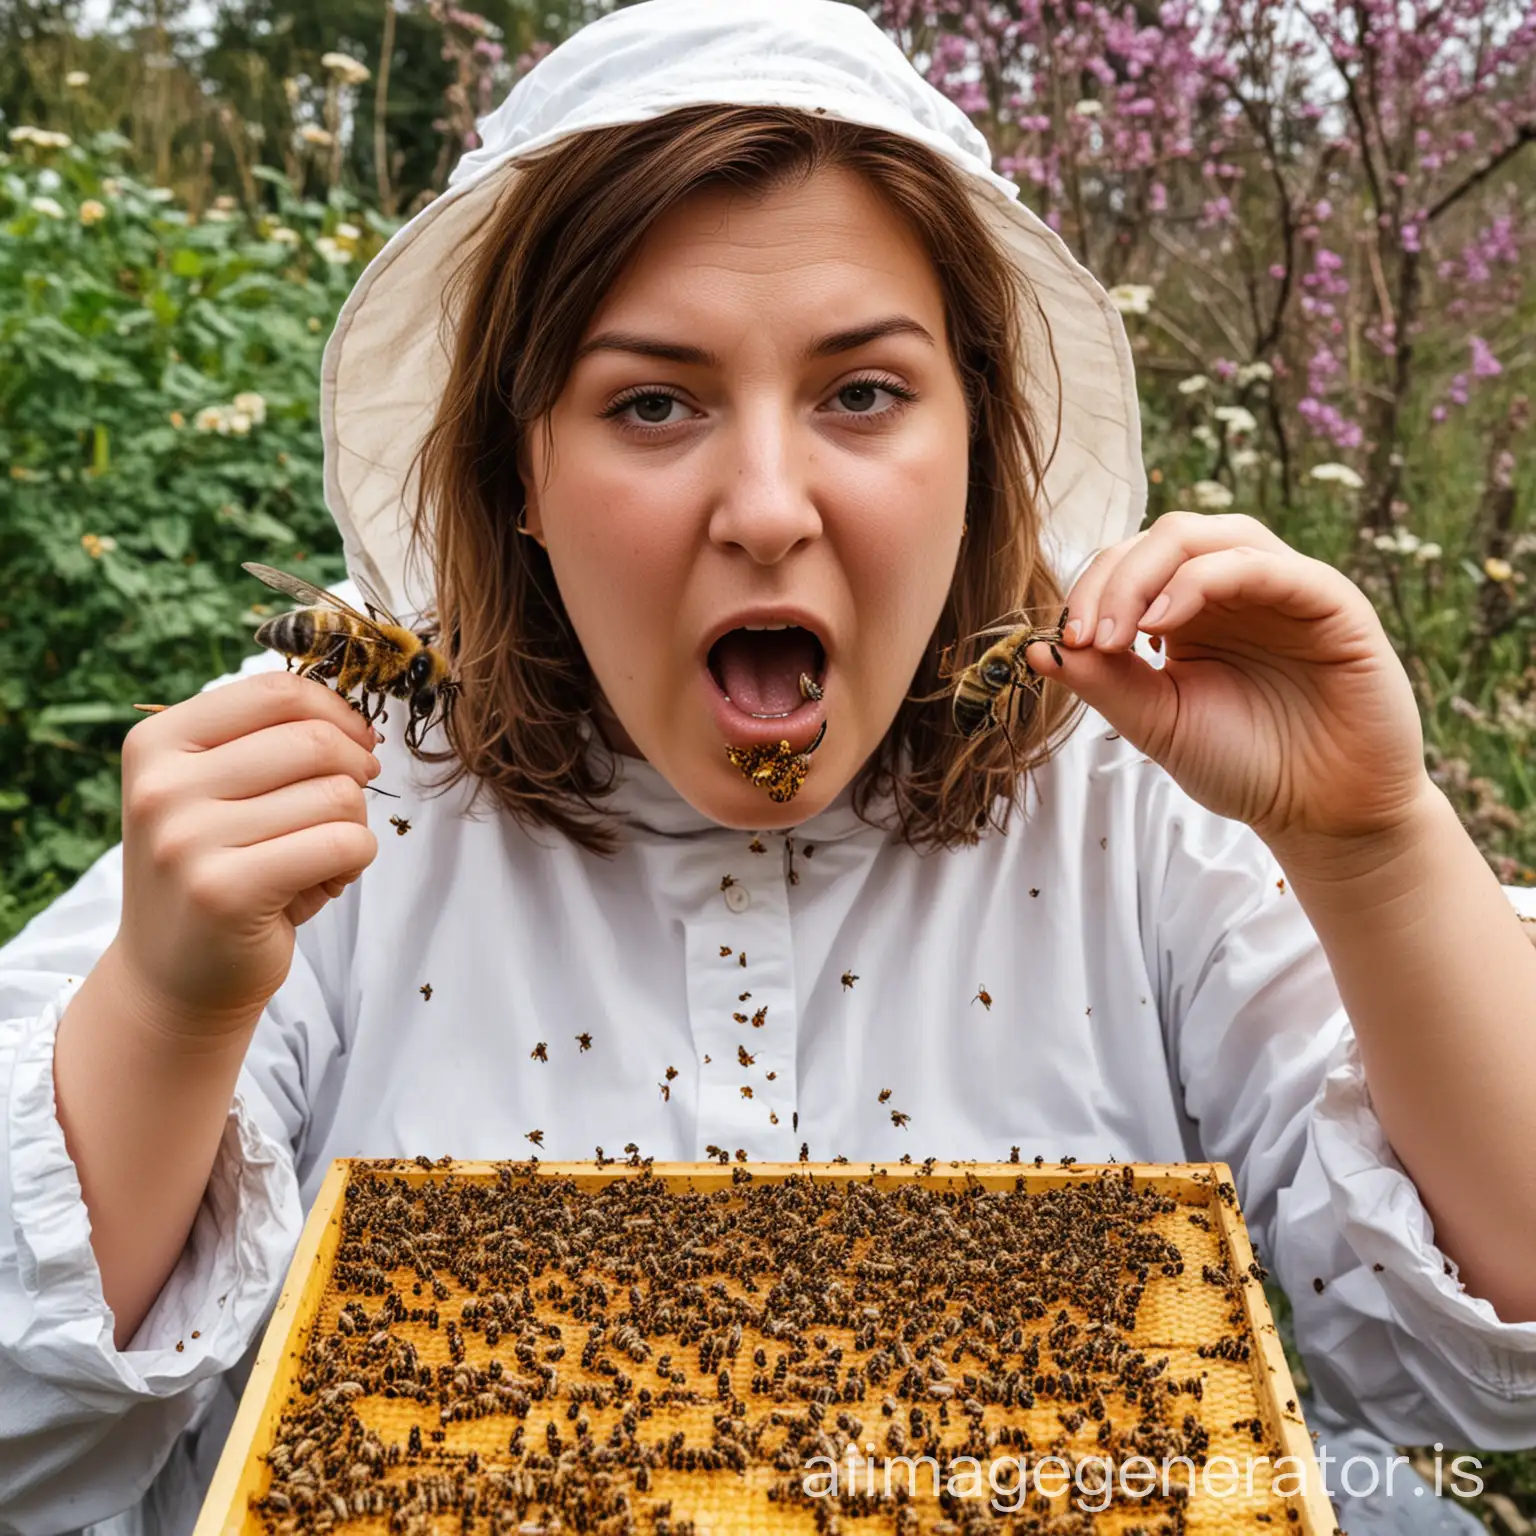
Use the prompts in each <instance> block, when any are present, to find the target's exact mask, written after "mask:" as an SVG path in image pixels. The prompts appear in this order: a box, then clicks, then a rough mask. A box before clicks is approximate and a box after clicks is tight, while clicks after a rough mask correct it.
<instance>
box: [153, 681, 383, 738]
mask: <svg viewBox="0 0 1536 1536" xmlns="http://www.w3.org/2000/svg"><path fill="white" fill-rule="evenodd" d="M293 720H327V721H329V722H330V723H331V724H332V725H335V726H337V727H338V728H339V729H341V730H342V731H344V732H345V733H346V734H347V735H348V736H350V737H351V738H352V739H353V740H354V741H356V742H358V743H360V744H361V745H362V746H364V747H369V748H371V747H372V746H373V744H374V740H375V732H374V730H373V727H372V726H370V725H368V724H367V723H366V722H365V721H364V719H363V717H362V716H361V715H360V714H359V713H358V712H357V711H356V710H355V709H353V708H352V706H351V705H350V704H349V703H347V701H346V700H345V699H343V698H341V697H340V696H339V695H338V694H336V693H335V692H333V691H332V690H331V689H330V688H327V687H326V686H325V684H324V683H321V682H317V681H316V680H315V679H314V678H309V677H299V676H297V675H296V674H295V673H292V672H260V673H257V674H256V675H254V676H252V677H242V678H238V679H237V680H236V681H235V682H232V683H227V684H225V685H224V686H222V687H219V688H211V689H209V690H208V692H207V693H199V694H194V695H193V697H192V698H190V699H184V700H183V701H182V702H181V703H180V704H173V705H171V707H170V708H169V709H166V710H162V711H161V712H160V713H159V714H155V715H151V716H150V717H149V719H147V720H141V721H140V722H139V723H138V724H137V725H136V726H134V728H133V730H132V731H130V732H129V733H128V734H129V735H130V736H137V735H139V734H140V733H141V732H142V733H144V736H143V739H144V740H146V741H148V740H153V741H155V742H157V743H165V744H168V745H170V746H173V747H178V748H180V749H181V750H182V751H186V752H202V751H207V750H208V749H210V748H212V747H217V746H221V745H222V744H223V743H225V742H228V741H233V740H235V738H236V737H239V736H248V735H250V734H251V733H252V732H253V731H259V730H262V729H264V728H265V727H267V726H272V725H281V724H283V723H284V722H287V721H293Z"/></svg>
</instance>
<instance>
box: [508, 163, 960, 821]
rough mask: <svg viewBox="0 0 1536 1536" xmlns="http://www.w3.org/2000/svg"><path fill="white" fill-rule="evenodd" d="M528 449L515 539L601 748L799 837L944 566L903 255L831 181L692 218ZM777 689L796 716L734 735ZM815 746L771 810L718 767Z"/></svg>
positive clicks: (680, 220) (920, 324)
mask: <svg viewBox="0 0 1536 1536" xmlns="http://www.w3.org/2000/svg"><path fill="white" fill-rule="evenodd" d="M892 322H896V323H895V324H892ZM877 325H879V326H882V327H887V333H886V334H882V335H877V336H874V337H873V338H872V339H861V338H860V337H858V336H857V335H856V334H854V333H856V332H859V331H860V330H864V329H866V328H871V327H875V326H877ZM907 396H910V397H911V398H910V399H908V398H905V397H907ZM550 426H551V428H552V433H553V448H552V451H549V450H548V449H547V446H546V443H545V435H544V431H543V424H542V423H535V424H534V427H533V429H532V430H531V431H530V433H529V435H528V438H527V440H526V442H525V445H524V457H523V458H522V460H521V463H522V466H523V468H522V478H523V483H524V487H525V490H526V493H527V502H528V510H527V515H526V526H527V527H528V529H529V531H530V532H531V533H533V534H534V536H535V537H536V538H537V539H538V540H539V542H540V543H541V544H542V545H543V546H544V548H545V549H546V550H547V551H548V553H549V558H550V563H551V565H552V567H553V570H554V575H555V580H556V581H557V582H558V584H559V588H560V594H561V597H562V598H563V600H564V602H565V606H566V609H567V611H568V612H569V614H570V617H571V622H572V623H573V625H574V626H575V629H576V634H577V637H578V639H579V640H580V641H581V644H582V647H583V649H584V651H585V653H586V656H587V659H588V661H589V662H590V664H591V667H592V670H593V673H594V675H595V676H596V678H597V682H598V684H599V686H600V688H601V691H602V694H603V696H604V697H603V699H602V700H600V701H599V706H598V709H597V719H598V722H599V724H600V726H601V727H602V729H603V731H604V734H605V736H606V738H607V740H608V741H609V743H610V745H612V746H613V747H614V748H615V749H616V750H619V751H622V752H625V753H628V754H630V755H632V756H637V757H644V758H645V759H646V760H647V761H649V762H650V763H651V764H652V765H654V766H655V767H656V769H657V770H658V771H659V772H660V773H662V774H663V775H664V776H665V777H666V779H667V780H668V781H669V782H670V783H671V784H672V785H673V787H674V788H676V790H677V791H678V793H679V794H681V795H682V796H683V797H684V798H685V799H686V800H687V801H688V802H689V803H690V804H691V805H693V806H694V807H695V809H697V810H698V811H700V812H702V813H703V814H704V815H706V816H708V817H710V818H711V819H712V820H714V821H716V822H718V823H719V824H721V825H722V826H729V827H736V828H742V829H747V828H765V829H767V828H775V827H781V826H782V827H788V826H795V825H797V824H798V823H800V822H802V821H804V820H806V819H807V818H808V817H810V816H812V815H814V814H816V812H818V811H820V810H821V809H823V808H824V807H825V806H826V805H827V804H828V803H829V802H830V801H831V800H832V799H833V798H834V797H835V796H836V795H837V794H838V793H839V792H840V791H841V790H842V789H843V788H844V786H845V785H847V784H848V783H849V781H850V780H851V779H852V778H853V777H854V775H855V774H856V773H857V772H858V770H859V768H860V767H861V766H862V765H863V763H864V762H865V760H866V759H867V758H868V757H869V756H870V754H871V753H872V752H873V751H874V750H875V749H876V748H877V747H878V746H879V744H880V741H881V739H882V738H883V737H884V735H885V733H886V731H887V729H888V728H889V726H890V724H891V722H892V720H893V719H894V718H895V715H896V711H897V708H898V707H899V706H900V704H901V702H902V699H903V697H904V695H905V694H906V692H907V690H908V688H909V687H910V685H911V682H912V678H913V675H914V673H915V672H916V669H917V667H918V664H919V662H920V661H921V659H922V655H923V651H924V648H925V646H926V645H927V643H928V640H929V637H930V636H931V634H932V632H933V629H934V626H935V624H936V623H937V621H938V617H939V614H940V611H941V610H942V608H943V605H944V600H945V597H946V595H947V594H948V591H949V587H950V580H951V577H952V575H953V573H954V570H955V562H956V558H957V555H958V551H959V546H960V535H961V530H962V523H963V520H964V516H965V504H966V491H967V482H966V476H967V462H968V450H969V444H968V429H967V419H966V408H965V399H964V395H963V393H962V390H961V386H960V378H959V374H958V372H957V371H956V367H955V363H954V360H953V358H952V357H951V356H950V352H949V347H948V343H947V340H946V333H945V325H944V306H943V299H942V295H941V292H940V288H939V283H938V279H937V277H936V275H935V273H934V271H933V268H932V266H931V265H930V263H929V261H928V258H927V256H926V255H925V254H924V252H923V250H922V248H921V246H920V245H919V244H918V242H917V241H916V240H915V239H914V238H913V236H912V235H911V234H910V233H909V231H908V230H907V228H906V227H905V225H904V224H903V223H902V222H900V220H899V219H898V218H897V216H896V215H895V214H894V213H892V212H891V211H890V210H889V209H888V207H887V206H886V205H885V203H884V202H883V201H882V200H881V198H880V196H879V195H878V194H877V193H876V192H875V191H874V190H873V189H872V188H871V187H870V186H869V185H868V184H867V183H866V182H864V181H863V180H862V178H860V177H858V176H856V175H854V174H853V173H851V172H847V171H842V170H829V171H822V172H818V173H817V174H816V175H815V176H814V177H813V178H811V179H810V180H808V181H803V182H800V183H798V184H796V185H794V186H791V187H787V188H784V189H781V190H778V191H775V192H772V193H770V194H767V195H758V196H749V195H746V194H743V193H741V192H739V191H732V190H720V191H718V192H710V193H708V194H700V195H698V196H696V197H695V198H693V199H692V200H690V201H688V202H686V203H684V204H681V205H679V206H678V207H677V208H675V209H674V210H672V211H671V212H670V213H669V214H668V215H666V216H665V217H664V218H662V219H661V220H660V221H658V223H657V224H655V225H654V226H653V227H652V229H651V230H650V232H649V233H648V235H647V236H646V238H645V241H644V243H643V244H642V245H641V247H640V248H639V250H638V252H637V253H636V256H635V258H634V260H633V261H632V263H631V264H630V266H629V267H628V269H627V270H626V272H625V273H624V275H623V276H622V277H621V279H620V280H619V281H618V282H617V283H616V284H615V285H614V287H613V289H612V290H611V291H610V293H609V295H608V296H607V298H606V300H605V301H604V303H603V304H602V306H601V307H600V308H599V310H598V312H597V314H596V315H595V316H594V317H593V319H592V323H591V325H590V326H589V327H588V329H587V332H586V335H585V336H584V338H583V349H582V350H581V351H580V353H579V355H578V359H577V362H576V365H575V367H574V369H573V371H572V373H571V376H570V378H569V379H568V381H567V383H566V386H565V389H564V391H563V392H562V394H561V396H560V398H559V400H558V401H557V402H556V405H555V407H554V410H553V411H552V413H551V421H550ZM776 613H777V614H779V615H781V616H780V617H779V618H778V619H777V620H775V617H774V616H775V614H776ZM791 617H792V618H793V621H794V622H795V623H796V624H797V625H799V626H800V627H802V628H807V629H811V630H813V631H814V633H815V635H816V636H817V638H818V640H819V645H818V644H817V643H816V642H814V641H812V640H811V639H810V638H809V637H808V636H805V635H800V634H796V633H795V632H793V631H787V632H780V633H778V634H777V635H775V634H773V633H760V634H756V635H751V636H749V635H746V634H740V633H738V634H734V635H732V636H730V637H729V638H728V639H726V640H723V641H722V642H721V643H720V645H719V646H712V642H713V641H714V640H715V638H716V637H717V636H719V635H720V634H721V633H722V631H724V630H729V629H733V628H738V627H741V626H744V625H746V624H748V623H752V624H763V623H771V622H784V621H785V620H786V619H789V618H791ZM823 663H824V666H823ZM802 670H809V671H810V672H811V677H812V681H815V680H816V678H817V677H818V676H820V678H821V686H822V689H823V695H824V696H823V699H822V701H821V702H820V704H819V705H817V704H812V705H808V706H806V707H805V708H804V709H802V710H801V711H800V713H799V714H797V715H795V716H794V717H792V718H791V719H790V720H789V721H788V722H786V723H784V724H782V725H781V724H780V723H779V722H778V721H776V720H773V719H771V718H762V719H752V720H747V719H744V718H743V716H744V714H750V715H754V716H762V717H770V716H773V715H782V714H783V713H784V712H785V710H786V709H794V708H796V707H798V706H800V705H801V704H802V699H803V695H802V693H801V691H800V690H799V689H798V688H797V687H796V686H795V679H796V678H797V677H798V674H799V672H800V671H802ZM728 680H731V681H729V682H728ZM727 687H729V693H727ZM727 697H729V698H730V699H732V700H734V703H727V702H726V699H727ZM738 709H740V710H741V711H742V712H743V713H741V714H738V713H737V711H738ZM822 719H824V720H825V724H826V733H825V736H824V737H823V739H822V742H821V745H820V746H819V748H818V749H817V751H816V753H815V755H814V756H813V758H812V759H811V763H812V766H811V769H810V772H809V775H808V776H807V778H806V780H805V783H804V785H803V787H802V788H801V789H800V792H799V793H798V795H796V796H795V798H794V799H792V800H790V801H789V802H787V803H785V804H777V803H775V802H774V801H772V800H770V799H769V798H768V796H767V794H766V792H765V791H764V790H762V789H759V788H757V787H756V786H754V785H753V784H751V783H749V782H747V780H746V779H745V778H744V777H743V776H742V774H741V772H740V770H738V769H737V768H736V767H735V766H734V765H733V764H732V763H731V762H730V761H729V760H728V758H727V756H726V749H727V747H729V746H745V745H749V744H751V743H752V742H753V741H756V740H774V741H777V740H778V739H780V738H781V733H782V738H783V739H786V740H788V741H789V743H790V746H791V748H792V749H794V750H797V751H798V750H800V749H802V748H804V747H806V746H808V745H809V744H810V741H811V739H812V737H813V736H814V735H815V734H816V730H817V728H818V726H819V724H820V722H821V720H822Z"/></svg>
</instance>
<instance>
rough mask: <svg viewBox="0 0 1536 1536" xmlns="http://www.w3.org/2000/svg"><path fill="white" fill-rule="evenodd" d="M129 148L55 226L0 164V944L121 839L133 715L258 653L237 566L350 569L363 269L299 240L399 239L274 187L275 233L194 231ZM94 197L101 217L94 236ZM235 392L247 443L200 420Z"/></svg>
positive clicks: (339, 206)
mask: <svg viewBox="0 0 1536 1536" xmlns="http://www.w3.org/2000/svg"><path fill="white" fill-rule="evenodd" d="M122 148H123V146H122V145H121V144H120V143H119V142H117V141H116V140H115V137H114V136H112V135H105V136H102V137H101V138H99V139H98V140H97V142H96V144H95V145H94V146H93V149H92V152H90V153H88V154H85V155H82V156H78V157H70V158H55V162H54V163H55V164H56V166H57V169H58V171H59V173H60V174H61V175H62V176H63V177H64V185H63V186H62V187H59V188H57V189H56V190H55V191H54V192H53V193H52V194H44V195H51V196H52V197H53V198H54V200H55V201H56V202H59V203H61V204H63V205H66V206H67V208H68V216H66V217H64V218H54V217H52V216H50V215H49V214H47V213H45V212H40V211H36V210H34V209H33V208H32V207H31V202H32V198H33V197H34V196H35V195H39V194H36V193H35V192H34V187H35V183H36V175H35V173H32V174H27V173H26V172H24V171H23V170H22V169H21V168H20V167H18V166H16V165H12V166H11V167H9V168H8V169H6V170H4V171H3V172H0V218H3V219H4V220H5V224H4V228H5V232H6V238H0V295H3V300H0V464H3V465H4V466H5V472H4V475H3V478H0V572H3V575H4V581H5V588H6V595H5V601H4V604H3V611H0V764H3V765H4V766H3V771H0V938H4V937H5V936H8V935H9V934H10V933H11V932H13V931H14V930H15V929H16V928H18V927H19V926H20V924H21V923H22V922H24V921H25V920H26V918H27V917H28V916H29V915H30V914H31V913H33V912H35V911H37V910H38V909H39V908H41V907H42V906H44V905H46V904H47V903H48V902H49V901H51V900H52V899H53V897H55V896H56V895H58V894H59V892H60V891H62V890H64V889H65V888H66V887H67V886H68V885H69V884H70V883H72V881H73V880H74V879H75V877H76V876H77V875H78V874H79V873H80V872H81V871H82V870H83V869H85V867H86V866H87V865H88V864H89V863H90V862H91V861H92V860H93V859H94V858H95V857H96V856H97V855H98V854H99V853H101V852H102V851H103V850H104V849H105V848H107V847H108V846H110V845H111V844H112V843H113V842H115V841H116V840H117V838H118V835H119V822H118V773H119V768H118V761H119V746H120V744H121V741H122V737H123V733H124V732H125V730H126V729H127V728H128V726H129V725H130V724H131V723H132V722H133V721H134V720H136V719H138V718H140V717H139V716H138V715H137V714H135V712H134V711H133V709H132V705H133V703H134V702H137V701H144V702H168V701H174V700H177V699H181V698H184V697H186V696H187V695H188V694H190V693H193V692H195V691H196V690H197V689H198V688H200V687H201V686H202V685H203V684H204V683H206V682H207V681H208V680H209V679H210V678H212V677H215V676H218V675H219V674H221V673H224V672H227V671H230V670H232V669H233V668H234V667H236V666H237V665H238V664H239V662H240V660H241V659H242V658H243V657H244V656H245V655H246V654H248V653H249V652H250V650H251V649H252V646H251V639H250V634H251V622H252V620H253V619H256V618H259V614H253V613H252V612H251V608H252V605H253V604H260V603H262V602H264V601H265V600H266V599H269V598H271V596H272V594H271V593H269V592H267V591H266V590H265V589H264V588H263V587H261V586H260V585H259V584H258V583H257V582H255V581H253V580H252V579H250V578H249V577H247V576H245V575H243V573H241V571H240V562H241V561H242V560H250V559H260V560H265V561H268V562H271V563H273V564H277V565H282V566H287V567H290V568H295V569H302V570H304V571H305V572H306V573H309V574H311V575H312V576H313V579H315V580H317V581H321V582H325V581H331V580H335V579H337V578H338V577H339V576H340V575H341V574H342V571H343V566H342V562H341V559H340V556H339V553H338V550H339V539H338V536H337V533H336V529H335V526H334V524H333V523H332V521H331V519H330V515H329V514H328V512H327V511H326V509H325V504H324V501H323V498H322V494H321V474H322V459H321V444H320V433H319V426H318V421H317V416H316V403H317V393H318V380H319V373H320V357H321V351H322V349H323V346H324V343H325V340H326V337H327V336H328V335H329V332H330V328H331V324H332V321H333V319H334V317H335V315H336V312H337V310H338V308H339V307H340V304H341V301H342V299H343V298H344V297H345V295H346V292H347V290H348V288H349V287H350V285H351V282H352V280H353V279H354V277H355V275H356V270H357V269H356V266H355V264H353V263H348V264H346V265H332V264H331V262H330V261H328V260H327V259H326V258H325V257H323V256H322V255H321V254H320V253H319V251H317V249H316V247H315V244H314V241H315V238H316V237H318V236H321V235H322V234H324V233H325V232H326V231H328V230H331V231H334V229H335V228H336V226H337V225H338V224H341V223H342V222H344V218H345V217H347V216H351V217H355V218H356V219H358V220H359V221H361V222H360V225H359V227H361V228H363V229H364V230H365V235H364V237H363V240H362V242H360V243H361V244H362V245H363V248H364V249H367V248H368V247H369V246H371V245H376V244H378V243H379V242H380V240H381V238H382V237H383V236H384V235H385V234H387V231H388V229H389V228H390V226H389V225H387V224H385V223H384V222H383V221H381V220H377V219H373V220H370V218H369V215H368V214H367V213H366V212H359V211H357V210H355V209H354V208H352V206H351V205H350V203H349V200H348V199H347V197H346V195H345V194H342V193H336V194H334V195H333V197H332V199H331V201H330V203H329V204H327V203H324V202H319V201H315V200H313V199H303V200H301V199H298V198H295V197H294V196H293V195H292V193H291V191H290V190H289V189H288V187H287V185H286V183H285V181H284V179H283V178H282V177H281V175H280V174H278V173H275V172H270V171H268V172H264V173H263V174H264V175H265V176H266V178H267V179H268V180H269V181H270V183H271V185H272V190H273V194H274V201H275V205H276V217H275V218H267V219H264V220H262V222H261V224H260V225H254V224H252V223H251V221H249V220H248V219H246V218H244V217H243V216H240V217H231V218H229V219H227V220H225V221H221V222H206V221H205V222H201V223H196V224H194V223H192V222H191V221H190V220H189V218H188V215H187V214H186V212H185V211H184V210H182V209H178V208H177V207H175V206H174V205H172V204H170V203H168V202H165V201H157V200H156V197H155V193H154V190H153V189H152V188H150V187H147V186H145V185H144V184H143V183H141V182H139V181H136V180H134V179H133V177H132V176H131V175H130V174H129V173H128V171H127V170H126V168H125V167H124V166H123V165H122V164H120V163H118V159H117V157H118V155H119V154H120V153H121V150H122ZM109 177H116V178H117V181H118V192H117V195H116V196H115V197H110V198H106V197H103V190H104V189H103V181H104V180H105V179H106V178H109ZM86 198H96V199H98V200H101V201H102V202H103V205H104V206H105V207H107V209H108V212H107V213H106V215H105V217H103V218H102V219H100V220H99V221H98V222H96V223H94V224H90V225H86V224H83V223H82V222H81V220H80V218H79V217H78V213H77V205H78V204H79V203H80V202H81V201H83V200H84V199H86ZM279 220H280V221H281V224H280V225H279V223H278V221H279ZM275 227H283V228H287V229H291V230H293V231H295V232H296V234H297V235H298V243H297V244H296V245H290V244H280V243H277V242H276V241H274V240H272V239H270V238H267V235H268V234H269V233H270V231H271V230H272V229H273V228H275ZM244 391H252V392H256V393H259V394H260V395H261V396H262V398H263V401H264V404H265V419H264V421H262V422H260V423H259V424H254V425H252V426H251V428H250V430H249V432H248V433H247V434H245V435H234V434H220V433H219V432H217V431H204V430H199V429H198V428H197V427H196V426H195V425H194V423H195V420H196V417H197V413H198V412H199V411H200V410H202V409H203V408H204V407H207V406H211V405H216V404H220V403H226V404H227V403H228V402H230V401H231V400H232V398H233V397H234V395H235V394H237V393H240V392H244ZM178 416H179V421H180V424H179V425H178V424H176V423H177V420H178ZM96 541H103V542H102V543H98V542H96Z"/></svg>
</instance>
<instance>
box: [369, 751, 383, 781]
mask: <svg viewBox="0 0 1536 1536" xmlns="http://www.w3.org/2000/svg"><path fill="white" fill-rule="evenodd" d="M383 771H384V765H383V763H381V762H380V761H379V760H378V758H376V757H375V756H374V755H373V753H372V752H370V753H369V754H368V777H369V778H370V779H371V778H373V777H374V775H375V774H380V773H383Z"/></svg>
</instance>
